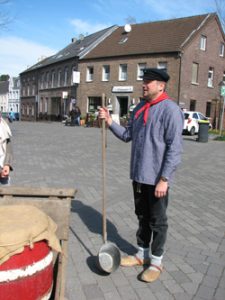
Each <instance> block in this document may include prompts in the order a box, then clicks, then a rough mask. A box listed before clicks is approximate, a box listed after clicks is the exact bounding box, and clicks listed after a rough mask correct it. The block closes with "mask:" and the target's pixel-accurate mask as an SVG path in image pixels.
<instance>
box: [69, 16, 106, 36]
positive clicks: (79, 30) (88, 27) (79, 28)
mask: <svg viewBox="0 0 225 300" xmlns="http://www.w3.org/2000/svg"><path fill="white" fill-rule="evenodd" d="M70 24H71V25H72V26H73V27H74V30H75V33H76V34H91V33H93V32H97V31H99V30H101V29H104V28H107V27H109V26H110V25H108V24H101V23H97V24H93V23H88V22H86V21H83V20H81V19H72V20H71V21H70Z"/></svg>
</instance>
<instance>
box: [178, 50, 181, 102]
mask: <svg viewBox="0 0 225 300" xmlns="http://www.w3.org/2000/svg"><path fill="white" fill-rule="evenodd" d="M178 57H179V59H180V66H179V78H178V92H177V104H178V105H179V104H180V100H181V99H180V84H181V64H182V52H179V53H178Z"/></svg>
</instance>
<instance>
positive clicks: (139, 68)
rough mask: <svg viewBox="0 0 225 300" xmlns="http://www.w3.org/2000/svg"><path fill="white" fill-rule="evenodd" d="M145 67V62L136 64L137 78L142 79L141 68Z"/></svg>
mask: <svg viewBox="0 0 225 300" xmlns="http://www.w3.org/2000/svg"><path fill="white" fill-rule="evenodd" d="M144 69H146V63H141V64H138V66H137V80H142V77H141V76H142V75H143V70H144Z"/></svg>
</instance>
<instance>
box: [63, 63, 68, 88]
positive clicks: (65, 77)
mask: <svg viewBox="0 0 225 300" xmlns="http://www.w3.org/2000/svg"><path fill="white" fill-rule="evenodd" d="M67 83H68V67H65V73H64V86H67Z"/></svg>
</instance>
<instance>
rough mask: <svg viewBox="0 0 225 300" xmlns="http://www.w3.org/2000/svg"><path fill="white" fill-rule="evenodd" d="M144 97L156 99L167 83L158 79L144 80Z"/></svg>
mask: <svg viewBox="0 0 225 300" xmlns="http://www.w3.org/2000/svg"><path fill="white" fill-rule="evenodd" d="M142 87H143V97H144V98H145V99H146V100H148V99H149V100H154V99H155V98H157V97H158V96H159V95H160V94H161V93H162V92H163V91H164V88H165V83H164V82H162V81H157V80H145V79H144V80H143V85H142Z"/></svg>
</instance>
